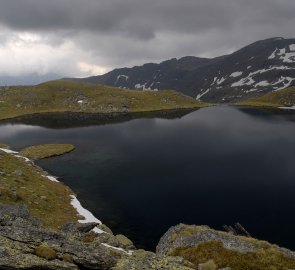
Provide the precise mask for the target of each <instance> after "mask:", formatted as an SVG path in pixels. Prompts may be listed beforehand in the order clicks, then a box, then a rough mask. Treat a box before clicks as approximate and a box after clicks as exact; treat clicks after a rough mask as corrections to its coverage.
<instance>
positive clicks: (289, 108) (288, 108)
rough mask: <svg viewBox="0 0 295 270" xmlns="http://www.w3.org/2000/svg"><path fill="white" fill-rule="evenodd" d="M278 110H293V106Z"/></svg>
mask: <svg viewBox="0 0 295 270" xmlns="http://www.w3.org/2000/svg"><path fill="white" fill-rule="evenodd" d="M279 109H283V110H295V105H294V106H292V107H279Z"/></svg>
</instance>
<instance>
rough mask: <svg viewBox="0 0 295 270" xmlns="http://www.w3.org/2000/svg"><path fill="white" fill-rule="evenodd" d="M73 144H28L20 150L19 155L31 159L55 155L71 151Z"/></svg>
mask: <svg viewBox="0 0 295 270" xmlns="http://www.w3.org/2000/svg"><path fill="white" fill-rule="evenodd" d="M74 149H75V146H74V145H72V144H43V145H36V146H30V147H27V148H25V149H22V150H21V151H20V153H19V154H20V155H21V156H24V157H27V158H29V159H31V160H38V159H42V158H49V157H56V156H61V155H63V154H66V153H69V152H72V151H73V150H74Z"/></svg>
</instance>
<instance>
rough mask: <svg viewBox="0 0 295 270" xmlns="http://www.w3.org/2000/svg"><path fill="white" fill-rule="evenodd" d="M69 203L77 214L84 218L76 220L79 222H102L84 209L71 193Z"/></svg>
mask: <svg viewBox="0 0 295 270" xmlns="http://www.w3.org/2000/svg"><path fill="white" fill-rule="evenodd" d="M71 205H72V206H73V207H74V208H75V209H76V210H77V212H78V213H79V215H81V216H83V217H84V218H85V219H81V220H78V222H79V223H91V222H95V223H99V224H102V223H101V221H100V220H98V219H97V218H96V217H95V216H94V215H93V214H92V213H91V212H90V211H88V210H87V209H85V208H84V207H83V206H82V205H81V203H80V202H79V201H78V199H77V198H76V197H75V196H74V195H71Z"/></svg>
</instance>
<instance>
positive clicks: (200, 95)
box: [196, 88, 211, 100]
mask: <svg viewBox="0 0 295 270" xmlns="http://www.w3.org/2000/svg"><path fill="white" fill-rule="evenodd" d="M210 90H211V89H210V88H209V89H207V90H206V91H205V92H203V93H201V94H198V95H197V98H196V99H197V100H200V99H201V97H202V96H205V95H206V94H208V93H209V92H210Z"/></svg>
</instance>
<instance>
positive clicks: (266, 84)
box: [255, 81, 270, 87]
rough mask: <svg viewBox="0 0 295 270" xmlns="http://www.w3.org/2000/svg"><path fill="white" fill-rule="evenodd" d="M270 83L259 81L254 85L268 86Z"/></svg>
mask: <svg viewBox="0 0 295 270" xmlns="http://www.w3.org/2000/svg"><path fill="white" fill-rule="evenodd" d="M269 85H270V83H269V82H268V81H261V82H258V83H256V84H255V87H257V86H269Z"/></svg>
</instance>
